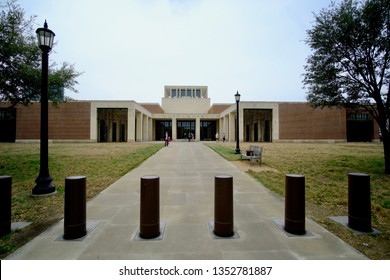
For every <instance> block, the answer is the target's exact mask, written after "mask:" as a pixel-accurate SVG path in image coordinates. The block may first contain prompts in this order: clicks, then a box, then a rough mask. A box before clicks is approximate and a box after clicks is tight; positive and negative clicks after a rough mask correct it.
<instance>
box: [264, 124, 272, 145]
mask: <svg viewBox="0 0 390 280" xmlns="http://www.w3.org/2000/svg"><path fill="white" fill-rule="evenodd" d="M264 142H271V125H270V121H269V120H266V121H265V123H264Z"/></svg>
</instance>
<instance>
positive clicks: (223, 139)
mask: <svg viewBox="0 0 390 280" xmlns="http://www.w3.org/2000/svg"><path fill="white" fill-rule="evenodd" d="M222 141H223V143H225V133H224V134H223V138H222Z"/></svg>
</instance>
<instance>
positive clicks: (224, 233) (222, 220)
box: [214, 175, 234, 237]
mask: <svg viewBox="0 0 390 280" xmlns="http://www.w3.org/2000/svg"><path fill="white" fill-rule="evenodd" d="M233 227H234V222H233V177H232V176H230V175H218V176H215V179H214V234H215V235H217V236H220V237H230V236H233V235H234V229H233Z"/></svg>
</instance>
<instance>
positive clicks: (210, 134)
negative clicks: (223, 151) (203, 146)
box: [200, 121, 217, 141]
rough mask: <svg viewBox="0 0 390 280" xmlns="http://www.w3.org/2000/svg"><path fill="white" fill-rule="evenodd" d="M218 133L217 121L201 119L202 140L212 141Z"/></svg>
mask: <svg viewBox="0 0 390 280" xmlns="http://www.w3.org/2000/svg"><path fill="white" fill-rule="evenodd" d="M216 133H217V124H216V122H215V121H201V122H200V140H201V141H211V140H215V134H216Z"/></svg>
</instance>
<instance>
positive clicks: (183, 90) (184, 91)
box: [180, 89, 186, 97]
mask: <svg viewBox="0 0 390 280" xmlns="http://www.w3.org/2000/svg"><path fill="white" fill-rule="evenodd" d="M185 96H186V90H185V89H181V90H180V97H185Z"/></svg>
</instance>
